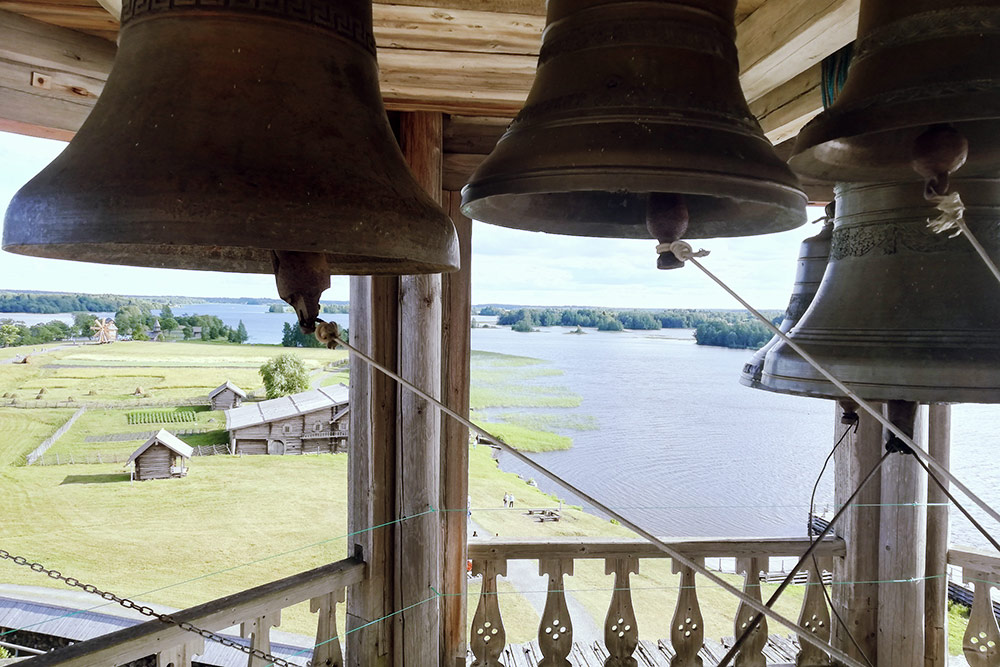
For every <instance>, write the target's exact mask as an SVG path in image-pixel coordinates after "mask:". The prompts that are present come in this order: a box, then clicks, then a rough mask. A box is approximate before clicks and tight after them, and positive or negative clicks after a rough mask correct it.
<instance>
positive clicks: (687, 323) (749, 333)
mask: <svg viewBox="0 0 1000 667" xmlns="http://www.w3.org/2000/svg"><path fill="white" fill-rule="evenodd" d="M763 312H764V315H765V316H767V317H770V318H771V321H772V323H774V324H777V323H778V322H780V321H781V319H782V318H783V314H782V313H781V312H779V311H772V310H767V311H763ZM475 314H476V315H479V316H496V318H497V326H501V327H505V326H509V327H510V328H511V329H512V330H514V331H517V332H520V333H531V332H535V331H538V330H539V328H543V327H553V326H558V327H576V329H575V330H574V331H571V332H568V333H576V334H581V333H586V332H585V331H583V327H587V328H592V329H597V330H598V331H625V330H626V329H628V330H633V331H657V330H659V329H694V330H695V331H694V339H695V342H696V343H697V344H698V345H713V346H716V347H728V348H735V349H749V350H756V349H759V348H760V347H761V346H762V345H764V343H766V342H767V341H768V340H770V338H771V332H770V331H769V330H768V329H767V327H765V326H764V325H763V324H761V323H760V322H759V321H757V320H756V319H755V318H754V317H753V316H752V315H750V314H749V313H746V312H743V311H734V310H709V309H676V308H673V309H666V310H642V309H634V308H601V309H597V308H511V309H506V308H501V307H498V306H483V307H481V308H480V309H479V311H478V312H476V313H475Z"/></svg>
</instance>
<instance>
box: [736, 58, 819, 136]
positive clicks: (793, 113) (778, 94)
mask: <svg viewBox="0 0 1000 667" xmlns="http://www.w3.org/2000/svg"><path fill="white" fill-rule="evenodd" d="M822 80H823V74H822V66H820V65H813V66H812V67H810V68H809V69H807V70H806V71H805V72H802V73H801V74H799V75H798V76H796V77H794V78H793V79H792V80H791V81H788V82H786V83H783V84H781V85H780V86H778V87H777V88H775V89H774V90H772V91H770V92H768V93H766V94H765V95H764V96H762V97H758V98H757V99H756V100H755V101H753V102H751V103H750V111H751V112H752V113H753V115H754V116H756V117H757V120H758V121H760V126H761V128H762V129H763V130H764V134H766V135H767V138H768V139H770V140H771V143H773V144H775V145H777V144H780V143H782V142H783V141H786V140H788V139H792V138H794V137H795V135H797V134H798V133H799V130H801V129H802V126H803V125H805V124H806V123H807V122H809V120H810V119H811V118H812V117H813V116H815V115H816V114H818V113H819V112H820V111H822V110H823V93H822V89H821V87H820V86H821V85H822Z"/></svg>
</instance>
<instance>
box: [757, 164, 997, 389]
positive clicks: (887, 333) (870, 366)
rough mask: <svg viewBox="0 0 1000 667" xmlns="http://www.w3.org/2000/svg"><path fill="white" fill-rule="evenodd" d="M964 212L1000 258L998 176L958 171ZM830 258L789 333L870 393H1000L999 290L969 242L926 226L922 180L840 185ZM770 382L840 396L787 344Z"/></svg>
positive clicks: (774, 353) (929, 208)
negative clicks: (810, 299) (961, 174)
mask: <svg viewBox="0 0 1000 667" xmlns="http://www.w3.org/2000/svg"><path fill="white" fill-rule="evenodd" d="M954 187H955V188H956V189H957V190H958V191H960V192H961V193H962V196H963V199H964V200H965V204H966V206H967V209H966V212H965V220H966V223H967V224H968V226H969V228H970V229H971V231H972V233H973V234H975V236H976V237H977V238H978V239H979V241H980V242H981V243H982V244H983V246H984V247H985V248H986V250H987V252H988V253H989V254H990V256H991V257H993V259H994V261H997V260H998V259H1000V180H994V179H956V180H955V181H954ZM836 192H837V200H836V211H837V218H836V222H835V226H834V231H833V239H832V242H831V246H830V262H829V264H828V265H827V269H826V273H825V274H824V276H823V281H822V283H821V284H820V287H819V291H818V292H817V294H816V297H815V299H814V300H813V302H812V305H811V306H810V307H809V309H808V310H807V311H806V313H805V314H804V315H803V316H802V319H801V320H800V321H799V323H798V324H797V325H796V326H795V327H794V328H793V329H792V330H791V332H790V333H789V334H788V335H789V337H790V338H791V339H792V340H794V341H795V342H796V343H798V344H799V345H801V346H802V347H803V348H804V349H805V350H806V352H808V353H809V354H810V355H812V356H813V357H814V358H815V359H816V361H818V362H819V363H820V364H821V365H822V366H823V367H824V368H826V370H828V371H829V372H830V373H832V374H833V376H834V377H836V378H838V379H839V380H841V381H842V382H843V383H845V384H846V385H847V386H848V387H850V388H851V389H852V390H854V391H855V392H857V393H858V394H859V395H860V396H861V397H862V398H865V399H871V400H877V401H883V400H903V401H916V402H920V403H952V402H957V403H998V402H1000V289H997V285H996V281H995V280H994V278H993V276H992V275H991V273H990V271H989V269H988V268H987V267H986V266H985V265H984V264H983V262H982V261H981V260H980V259H979V257H978V256H977V255H976V253H975V251H974V250H973V248H972V246H971V244H970V243H969V242H968V241H967V240H966V239H963V238H960V237H955V238H952V237H949V236H948V235H947V234H935V233H933V232H932V231H931V230H930V229H928V227H927V221H928V219H929V218H935V217H936V215H937V213H938V211H937V210H936V209H935V208H934V206H933V205H932V204H930V203H928V202H927V201H926V200H925V199H924V196H923V185H922V184H921V183H920V182H919V181H912V182H908V183H890V184H851V185H846V184H839V185H838V186H837V188H836ZM760 388H762V389H769V390H771V391H777V392H780V393H788V394H801V395H807V396H817V397H824V398H841V397H842V396H843V394H842V393H841V392H840V390H838V389H837V388H836V387H834V386H833V385H832V384H831V383H830V382H829V381H827V380H826V379H825V378H824V377H823V376H822V375H820V374H819V373H818V372H817V371H816V370H814V369H813V368H812V366H810V365H809V364H807V363H806V362H805V361H804V360H803V359H802V358H801V357H800V356H799V354H798V353H797V352H795V351H794V350H793V349H791V348H790V347H789V346H788V344H787V343H785V342H780V343H778V344H776V345H775V346H774V347H773V348H772V349H771V350H770V351H769V352H768V353H767V357H766V359H765V362H764V371H763V374H762V378H761V383H760Z"/></svg>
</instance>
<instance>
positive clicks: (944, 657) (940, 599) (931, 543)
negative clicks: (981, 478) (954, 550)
mask: <svg viewBox="0 0 1000 667" xmlns="http://www.w3.org/2000/svg"><path fill="white" fill-rule="evenodd" d="M927 450H928V452H929V453H930V455H931V456H933V457H934V458H936V459H937V460H938V461H940V462H941V464H942V465H943V466H945V467H948V466H949V465H950V458H951V406H950V405H942V404H939V403H935V404H932V405H931V406H930V409H929V410H928V415H927ZM942 482H943V483H944V484H945V485H946V486H947V485H948V481H947V480H942ZM935 503H944V504H943V505H937V506H934V504H935ZM947 503H948V496H946V495H945V493H944V491H942V490H941V489H940V487H938V485H937V484H936V483H935V482H934V481H933V480H931V479H928V480H927V565H926V574H927V576H928V577H935V576H937V575H940V574H942V573H946V572H947V571H948V504H947ZM924 587H925V588H924V604H925V609H924V613H925V614H926V619H927V620H926V626H925V629H924V632H925V635H924V646H925V654H924V664H925V667H945V665H947V664H948V578H947V577H940V576H939V577H937V578H929V579H927V581H925V582H924Z"/></svg>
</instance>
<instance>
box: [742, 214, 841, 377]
mask: <svg viewBox="0 0 1000 667" xmlns="http://www.w3.org/2000/svg"><path fill="white" fill-rule="evenodd" d="M830 208H832V206H831V207H830ZM832 236H833V219H832V218H830V217H827V218H825V219H824V221H823V229H821V230H820V232H819V234H817V235H816V236H810V237H809V238H807V239H805V240H804V241H802V244H801V245H800V246H799V261H798V264H797V266H796V269H795V284H794V285H793V286H792V297H791V298H790V299H789V300H788V308H786V309H785V316H784V318H783V319H782V320H781V324H779V325H778V330H779V331H781V333H788V332H789V331H791V330H792V327H794V326H795V324H796V323H797V322H798V321H799V319H801V318H802V315H803V314H805V312H806V309H807V308H809V306H810V304H812V301H813V298H814V297H815V296H816V292H817V290H819V285H820V281H821V280H823V274H824V273H825V272H826V264H827V262H828V261H829V259H830V239H831V238H832ZM780 341H781V339H780V338H778V337H777V336H774V337H772V338H771V340H769V341H767V343H765V344H764V346H763V347H762V348H760V349H759V350H757V352H755V353H754V355H753V357H751V359H750V361H748V362H747V363H746V364H744V365H743V371H742V372H741V373H740V384H742V385H744V386H746V387H753V388H755V389H757V388H759V387H760V383H761V374H762V373H763V371H764V359H765V358H766V356H767V353H768V352H770V351H771V349H773V348H774V346H775V345H777V344H778V343H779V342H780Z"/></svg>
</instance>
